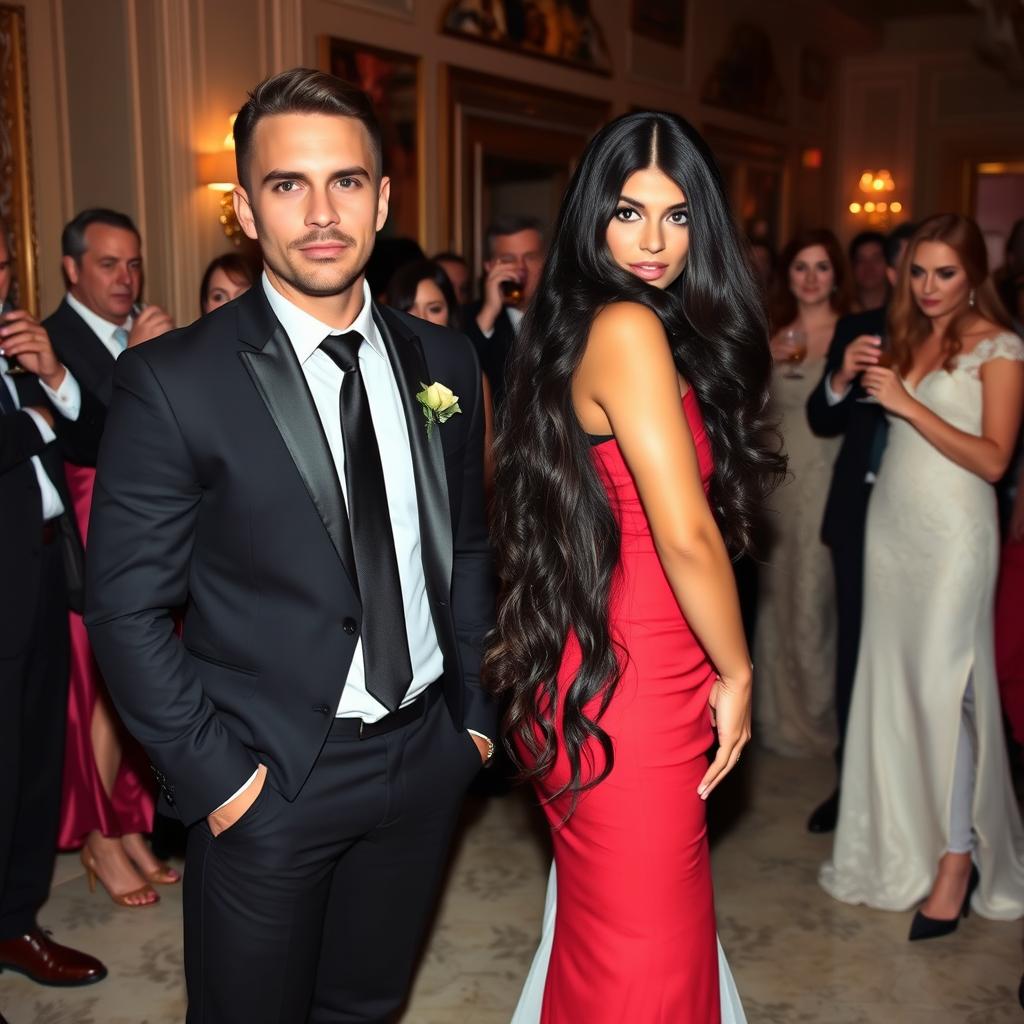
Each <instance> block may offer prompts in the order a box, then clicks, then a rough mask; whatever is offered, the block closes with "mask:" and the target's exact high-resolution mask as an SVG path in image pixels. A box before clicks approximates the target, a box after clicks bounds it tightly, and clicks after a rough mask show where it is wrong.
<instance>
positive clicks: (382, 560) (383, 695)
mask: <svg viewBox="0 0 1024 1024" xmlns="http://www.w3.org/2000/svg"><path fill="white" fill-rule="evenodd" d="M362 342H363V336H362V335H361V334H360V333H359V332H358V331H349V332H348V334H341V335H336V334H329V335H328V336H327V337H326V338H324V340H323V341H322V342H321V343H320V347H321V348H322V349H323V350H324V352H326V353H327V355H329V356H330V357H331V359H333V360H334V361H335V362H336V363H337V364H338V366H340V367H341V369H342V370H343V371H344V373H345V378H344V380H343V381H342V384H341V402H340V406H341V433H342V437H343V438H344V445H345V483H346V488H347V491H348V521H349V525H350V527H351V530H352V551H353V554H354V556H355V560H356V575H357V576H358V579H359V593H360V597H361V599H362V604H363V625H362V631H361V637H362V641H363V663H364V665H365V668H366V690H367V692H368V693H369V694H370V696H371V697H373V698H374V699H376V700H378V701H380V703H381V704H383V705H384V707H386V708H387V709H388V711H397V710H398V708H399V706H400V705H401V703H402V698H403V697H405V694H406V691H407V690H408V689H409V684H410V683H411V682H412V661H411V660H410V658H409V639H408V635H407V633H406V628H405V604H404V602H403V601H402V586H401V582H400V581H399V577H398V560H397V558H396V557H395V538H394V534H393V533H392V532H391V514H390V511H389V509H388V496H387V491H386V490H385V488H384V470H383V468H382V466H381V462H380V449H379V447H378V445H377V434H376V431H374V429H373V419H372V417H371V415H370V401H369V398H368V397H367V394H366V385H365V384H364V383H363V376H362V374H361V373H360V372H359V346H360V345H361V344H362Z"/></svg>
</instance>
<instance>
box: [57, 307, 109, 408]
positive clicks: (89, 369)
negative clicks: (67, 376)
mask: <svg viewBox="0 0 1024 1024" xmlns="http://www.w3.org/2000/svg"><path fill="white" fill-rule="evenodd" d="M56 315H57V316H58V317H60V319H61V320H62V321H64V325H65V327H66V330H67V332H68V335H69V338H68V344H70V345H73V346H74V348H75V351H76V352H77V354H78V356H79V358H78V360H77V361H76V370H77V374H78V375H79V376H82V375H83V371H84V378H85V379H84V380H81V381H79V383H80V384H81V385H82V386H83V387H86V388H88V389H89V390H90V391H91V392H92V393H93V394H94V395H96V397H97V398H99V400H100V401H101V402H102V403H103V404H104V405H105V406H107V407H108V408H109V406H110V403H111V400H112V399H113V397H114V363H115V360H114V357H113V356H112V355H111V354H110V350H109V349H108V348H107V347H106V345H104V344H103V342H102V341H100V339H99V338H97V337H96V332H95V331H93V329H92V328H91V327H90V326H89V325H88V324H87V323H86V322H85V321H84V320H83V319H82V318H81V317H80V316H79V315H78V313H76V312H75V310H73V309H72V308H71V307H70V306H69V305H68V301H67V299H64V300H63V301H62V302H61V304H60V306H59V307H58V308H57V314H56Z"/></svg>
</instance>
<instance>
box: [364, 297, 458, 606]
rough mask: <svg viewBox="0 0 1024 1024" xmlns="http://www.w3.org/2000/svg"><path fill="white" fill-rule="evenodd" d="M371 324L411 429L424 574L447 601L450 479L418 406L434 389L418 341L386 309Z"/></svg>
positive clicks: (437, 435) (436, 433) (377, 310)
mask: <svg viewBox="0 0 1024 1024" xmlns="http://www.w3.org/2000/svg"><path fill="white" fill-rule="evenodd" d="M373 318H374V322H375V323H376V324H377V329H378V330H379V331H380V335H381V338H382V339H383V341H384V348H385V349H386V350H387V353H388V358H389V359H390V360H391V366H392V368H393V369H394V373H395V380H396V381H397V382H398V390H399V393H400V394H401V398H402V408H403V409H404V410H405V420H406V423H407V425H408V427H409V445H410V447H411V449H412V464H413V471H414V473H415V476H416V503H417V506H418V508H419V521H420V542H421V545H422V550H423V571H424V573H425V574H426V577H427V580H428V581H429V582H432V583H433V584H434V587H435V589H434V593H435V595H436V596H437V597H438V598H441V599H443V600H444V601H447V600H448V598H449V595H450V593H451V586H452V519H451V507H450V505H449V501H448V478H447V476H446V475H445V468H444V448H443V447H442V445H441V431H440V430H439V429H437V428H436V427H435V429H434V430H432V431H431V434H430V437H428V436H427V429H426V420H425V419H424V418H423V410H422V409H421V408H420V404H419V402H417V401H416V393H417V392H418V391H421V390H422V387H421V385H423V384H431V383H433V382H432V381H431V379H430V375H429V372H428V370H427V361H426V359H425V358H424V355H423V347H422V345H421V344H420V341H419V338H417V337H416V336H415V335H414V334H411V333H410V332H409V330H408V328H407V327H406V326H405V325H404V324H403V323H402V322H401V320H399V319H398V317H396V316H395V315H394V314H393V313H392V312H391V311H390V310H389V309H387V308H382V307H379V306H377V305H376V304H375V305H374V307H373Z"/></svg>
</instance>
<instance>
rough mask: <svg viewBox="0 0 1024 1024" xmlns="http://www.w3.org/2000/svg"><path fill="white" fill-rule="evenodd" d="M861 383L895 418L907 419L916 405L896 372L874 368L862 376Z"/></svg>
mask: <svg viewBox="0 0 1024 1024" xmlns="http://www.w3.org/2000/svg"><path fill="white" fill-rule="evenodd" d="M860 383H861V387H863V388H864V390H865V391H866V392H867V393H868V394H869V395H872V396H873V397H874V398H877V399H878V404H879V405H881V406H882V408H883V409H885V410H886V411H887V412H891V413H892V414H893V415H894V416H903V417H905V416H906V415H907V413H908V412H909V411H910V409H911V408H912V407H913V406H914V405H915V403H916V399H915V398H913V397H912V396H911V394H910V392H909V391H907V389H906V388H905V387H904V386H903V381H902V380H901V379H900V376H899V374H898V373H896V371H895V370H890V369H888V368H886V367H882V366H872V367H870V368H869V369H867V370H865V371H864V372H863V374H861V378H860Z"/></svg>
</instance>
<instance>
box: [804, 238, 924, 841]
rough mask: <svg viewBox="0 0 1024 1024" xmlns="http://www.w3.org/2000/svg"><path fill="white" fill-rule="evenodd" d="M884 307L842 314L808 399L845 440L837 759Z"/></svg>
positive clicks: (839, 516)
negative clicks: (870, 374)
mask: <svg viewBox="0 0 1024 1024" xmlns="http://www.w3.org/2000/svg"><path fill="white" fill-rule="evenodd" d="M913 233H914V227H913V225H911V224H902V225H900V227H898V228H896V229H895V230H894V231H893V232H892V234H891V235H890V236H889V238H888V239H886V261H887V263H888V273H889V281H890V284H891V285H892V284H895V281H896V268H897V267H898V266H899V261H900V259H901V258H902V256H903V252H904V250H905V249H906V245H907V241H908V240H909V239H910V236H911V235H912V234H913ZM885 317H886V307H884V306H883V307H881V308H879V309H870V310H868V311H867V312H864V313H853V314H851V315H850V316H844V317H842V318H841V319H840V320H839V322H838V323H837V324H836V329H835V334H834V336H833V338H832V343H831V345H830V347H829V351H828V358H827V360H826V363H825V372H824V374H823V375H822V379H821V383H820V384H819V385H818V386H817V387H816V388H815V389H814V390H813V391H812V392H811V394H810V397H809V398H808V400H807V419H808V422H809V423H810V426H811V430H813V431H814V433H815V434H818V435H819V436H821V437H837V436H839V435H840V434H842V435H843V443H842V445H841V447H840V449H839V454H838V455H837V456H836V462H835V467H834V468H833V470H832V483H831V486H830V487H829V492H828V497H827V499H826V501H825V514H824V517H823V519H822V525H821V539H822V542H823V543H824V544H826V545H827V546H828V548H829V550H830V552H831V554H832V569H833V572H834V573H835V581H836V619H837V637H836V684H835V685H836V719H837V724H838V731H839V746H838V748H837V750H836V762H837V764H838V766H839V768H840V769H841V768H842V764H843V741H844V739H845V736H846V723H847V719H848V718H849V714H850V701H851V699H852V696H853V680H854V676H855V675H856V672H857V648H858V646H859V644H860V624H861V608H862V591H863V576H864V530H865V526H866V525H867V515H868V499H869V498H870V497H871V487H872V485H873V484H874V482H875V475H876V473H877V472H878V467H879V465H881V460H882V452H883V451H884V449H885V438H886V433H887V431H888V422H887V420H886V418H885V413H884V411H883V410H882V407H881V406H880V405H878V404H877V403H873V402H865V401H864V398H865V393H864V391H863V390H862V389H861V388H860V386H859V385H858V384H857V379H858V377H859V375H860V372H861V371H862V370H864V369H866V368H867V367H869V366H874V365H875V364H876V363H877V362H878V353H879V351H880V345H881V344H882V339H883V337H884V334H885ZM838 810H839V787H838V786H837V787H836V789H835V791H834V792H833V793H832V795H831V796H829V797H828V799H827V800H825V802H824V803H823V804H821V806H819V807H818V808H816V809H815V811H814V812H813V813H812V814H811V816H810V819H809V820H808V822H807V828H808V829H809V831H811V832H818V833H820V832H831V831H832V830H833V829H834V828H835V827H836V815H837V813H838Z"/></svg>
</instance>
